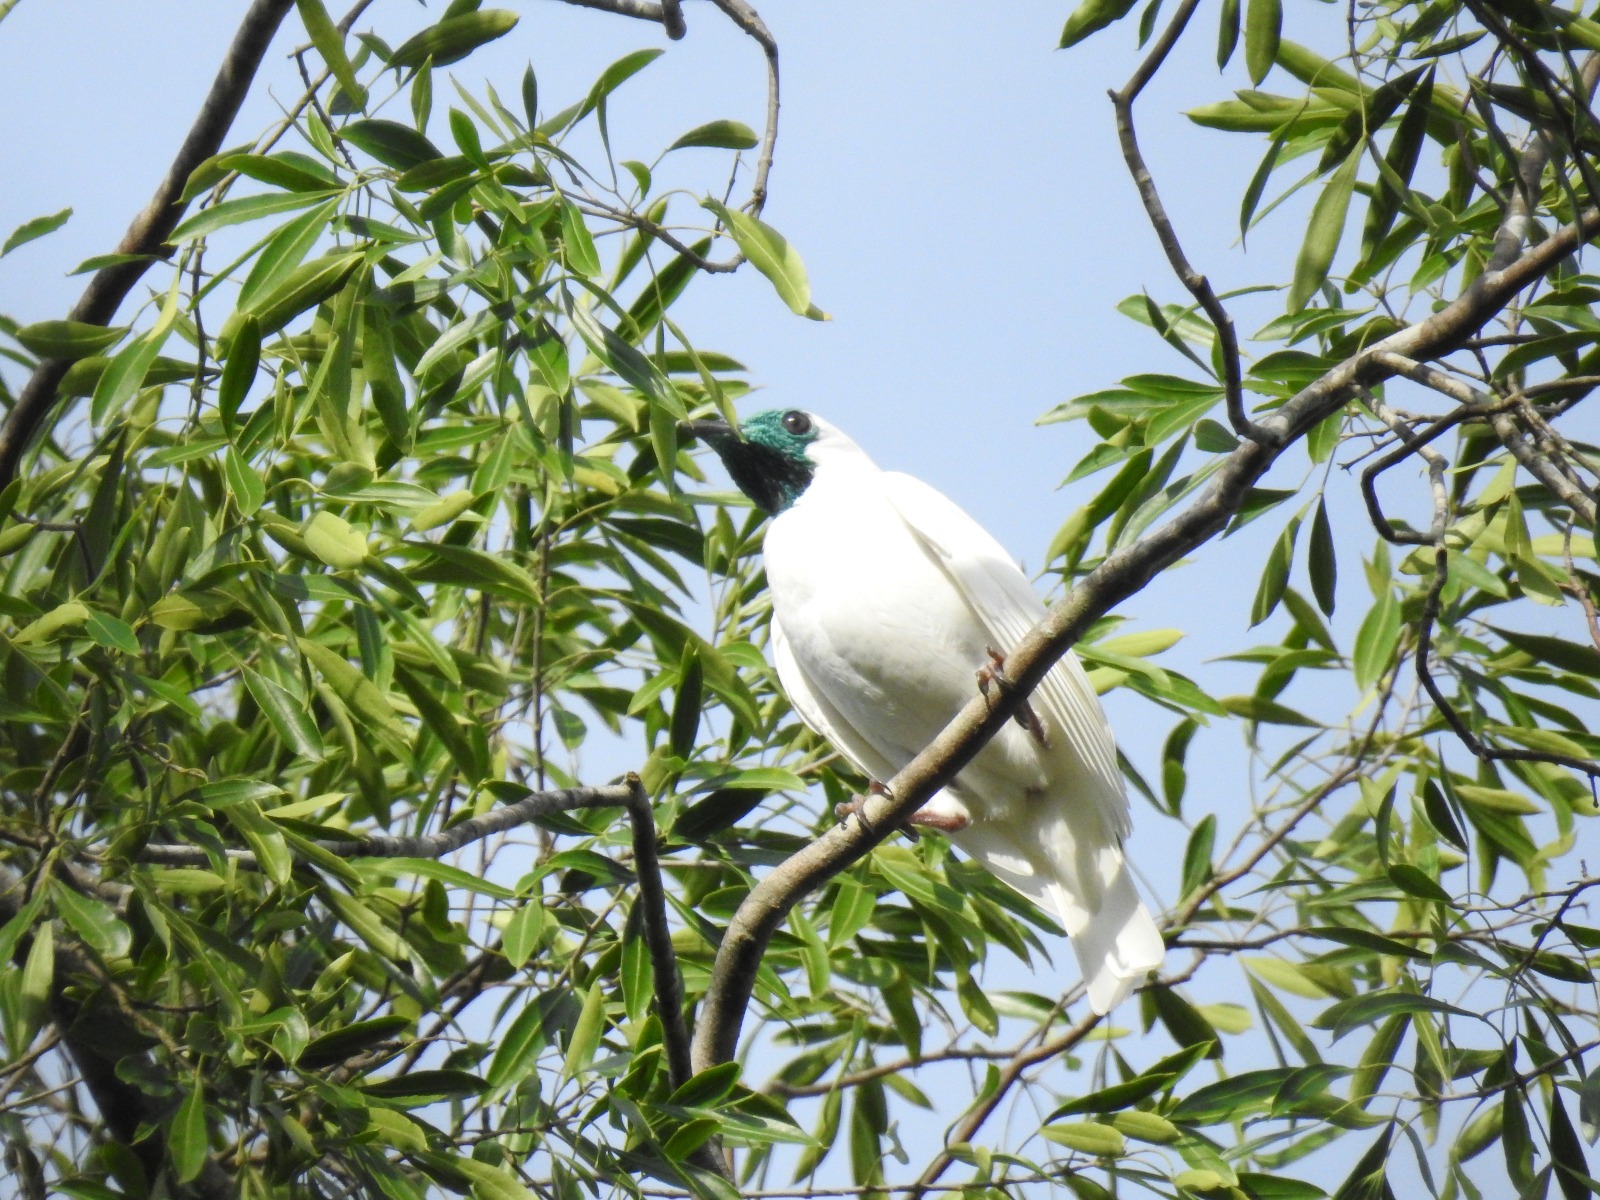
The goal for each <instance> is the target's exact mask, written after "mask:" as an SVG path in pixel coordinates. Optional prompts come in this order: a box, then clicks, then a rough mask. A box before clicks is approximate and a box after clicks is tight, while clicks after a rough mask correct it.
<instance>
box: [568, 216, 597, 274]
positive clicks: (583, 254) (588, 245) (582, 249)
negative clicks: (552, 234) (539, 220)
mask: <svg viewBox="0 0 1600 1200" xmlns="http://www.w3.org/2000/svg"><path fill="white" fill-rule="evenodd" d="M561 244H562V246H563V247H564V248H565V250H566V256H567V267H568V269H569V270H572V271H576V272H577V273H578V274H579V275H587V276H590V277H593V276H596V275H598V274H600V255H599V254H598V253H597V252H596V251H595V248H594V239H593V238H592V237H590V236H589V230H588V227H587V226H585V225H584V223H583V214H582V213H581V212H579V211H578V206H577V205H576V204H574V203H572V201H570V200H563V201H562V204H561Z"/></svg>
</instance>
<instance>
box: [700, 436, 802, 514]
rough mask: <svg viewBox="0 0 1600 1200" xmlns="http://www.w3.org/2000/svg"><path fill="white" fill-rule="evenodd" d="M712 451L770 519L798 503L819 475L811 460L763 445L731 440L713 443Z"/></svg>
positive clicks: (752, 501)
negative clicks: (801, 494)
mask: <svg viewBox="0 0 1600 1200" xmlns="http://www.w3.org/2000/svg"><path fill="white" fill-rule="evenodd" d="M712 449H714V450H715V451H716V452H717V454H718V455H719V456H720V457H721V459H722V462H723V465H724V466H726V467H727V468H728V474H729V475H731V476H732V477H733V482H734V484H735V486H737V487H738V489H739V490H740V491H741V492H743V493H744V494H745V495H746V496H749V497H750V502H751V503H752V504H754V505H755V506H756V507H757V508H759V509H760V510H761V511H762V512H764V513H766V514H767V515H768V516H769V517H775V516H777V515H778V514H779V513H781V512H782V511H783V510H784V509H786V508H788V507H789V506H790V505H791V504H793V503H794V502H795V501H796V500H798V499H799V498H800V493H801V492H803V491H805V490H806V488H807V487H808V486H809V485H810V483H811V477H812V475H813V474H815V473H816V468H815V467H814V466H812V465H811V462H810V461H809V460H808V459H796V458H795V457H794V456H792V455H789V454H785V453H784V452H783V451H781V450H774V449H773V448H772V447H771V446H763V445H762V444H761V443H760V442H741V441H738V440H737V439H735V438H732V437H730V438H727V439H719V442H713V443H712Z"/></svg>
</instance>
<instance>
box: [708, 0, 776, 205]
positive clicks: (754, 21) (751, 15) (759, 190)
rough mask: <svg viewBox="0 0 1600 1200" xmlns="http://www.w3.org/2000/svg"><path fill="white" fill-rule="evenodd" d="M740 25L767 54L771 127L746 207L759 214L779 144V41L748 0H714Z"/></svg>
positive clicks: (763, 135)
mask: <svg viewBox="0 0 1600 1200" xmlns="http://www.w3.org/2000/svg"><path fill="white" fill-rule="evenodd" d="M711 2H712V3H713V4H715V5H716V6H717V7H718V8H720V9H721V10H722V11H723V12H724V13H725V14H726V15H727V17H728V19H729V20H730V21H732V22H733V23H734V24H735V25H737V26H738V27H739V28H740V29H742V30H743V31H744V32H745V33H747V34H749V35H750V36H751V37H753V38H754V39H755V40H756V44H757V45H759V46H760V47H761V52H762V53H763V54H765V55H766V56H767V128H766V132H765V133H763V134H762V135H761V154H760V155H759V156H758V157H757V159H756V178H755V182H754V183H753V184H751V186H750V199H749V200H748V201H747V202H746V204H745V207H746V208H748V209H749V210H750V212H751V213H752V214H753V215H755V216H760V215H761V209H762V208H763V207H764V206H765V205H766V203H767V176H768V175H769V174H770V173H771V172H772V154H773V151H774V149H775V148H776V147H777V144H778V42H777V39H776V38H774V37H773V36H772V31H771V30H770V29H768V28H767V26H766V22H764V21H763V20H762V19H761V15H760V14H759V13H758V12H756V10H755V9H753V8H751V7H750V5H749V4H748V3H746V0H711Z"/></svg>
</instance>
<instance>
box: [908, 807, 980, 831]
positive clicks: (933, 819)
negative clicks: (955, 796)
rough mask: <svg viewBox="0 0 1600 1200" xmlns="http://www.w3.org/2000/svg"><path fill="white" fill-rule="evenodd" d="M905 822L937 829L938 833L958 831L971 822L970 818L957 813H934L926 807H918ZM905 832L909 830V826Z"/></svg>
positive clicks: (909, 824)
mask: <svg viewBox="0 0 1600 1200" xmlns="http://www.w3.org/2000/svg"><path fill="white" fill-rule="evenodd" d="M906 824H907V826H911V825H923V826H926V827H927V828H929V829H937V830H938V831H939V832H940V833H960V832H961V831H962V830H963V829H965V828H966V827H967V826H968V825H971V824H972V818H970V817H963V816H961V815H959V814H957V813H936V812H929V811H928V810H927V809H926V808H919V809H917V811H916V812H914V813H912V814H911V816H910V817H908V818H907V819H906ZM907 832H908V833H909V832H910V830H909V828H908V829H907Z"/></svg>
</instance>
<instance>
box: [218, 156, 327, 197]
mask: <svg viewBox="0 0 1600 1200" xmlns="http://www.w3.org/2000/svg"><path fill="white" fill-rule="evenodd" d="M218 166H221V167H226V168H227V169H228V170H230V171H237V172H239V174H241V175H244V176H247V177H248V178H250V179H256V180H259V181H260V182H262V183H269V184H271V185H272V186H273V187H276V188H282V189H284V190H285V191H289V192H322V193H323V194H324V195H326V194H327V192H328V191H329V189H331V188H338V187H342V186H343V184H342V183H341V181H340V179H339V177H338V176H337V175H335V174H334V173H333V172H332V171H330V170H329V169H328V168H327V166H325V165H324V164H323V163H322V162H321V161H319V160H318V159H315V158H312V157H311V156H310V155H308V154H300V153H298V152H296V151H294V150H280V151H278V152H277V153H276V154H230V155H229V156H228V157H227V158H224V159H223V160H222V161H221V162H220V163H218Z"/></svg>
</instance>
